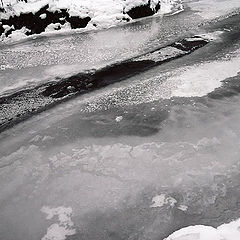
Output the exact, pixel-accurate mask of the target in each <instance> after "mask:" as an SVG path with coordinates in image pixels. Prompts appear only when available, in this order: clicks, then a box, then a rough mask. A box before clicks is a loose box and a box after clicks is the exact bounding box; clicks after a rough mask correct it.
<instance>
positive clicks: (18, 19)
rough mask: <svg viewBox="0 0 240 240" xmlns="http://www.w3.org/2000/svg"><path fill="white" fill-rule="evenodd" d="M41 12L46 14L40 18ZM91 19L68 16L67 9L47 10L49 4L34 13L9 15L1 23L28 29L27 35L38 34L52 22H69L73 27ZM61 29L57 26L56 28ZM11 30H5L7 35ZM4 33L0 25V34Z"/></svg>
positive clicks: (80, 25)
mask: <svg viewBox="0 0 240 240" xmlns="http://www.w3.org/2000/svg"><path fill="white" fill-rule="evenodd" d="M42 14H46V17H45V18H41V17H40V16H41V15H42ZM90 20H91V18H90V17H86V18H80V17H70V16H69V13H68V10H67V9H59V10H58V11H55V12H51V11H49V5H46V6H44V7H42V8H41V9H40V10H39V11H38V12H36V13H35V14H33V13H22V14H20V15H19V16H11V17H10V18H9V19H2V20H1V24H2V25H8V26H13V27H14V29H15V30H19V29H21V28H23V27H26V28H27V29H29V32H28V33H27V35H31V34H39V33H42V32H44V31H45V29H46V27H47V26H48V25H49V24H52V23H60V24H65V23H66V22H69V23H70V25H71V27H72V28H73V29H76V28H85V27H86V26H87V24H88V22H89V21H90ZM59 29H61V27H60V26H59V27H58V28H56V30H59ZM11 32H12V30H11V31H9V32H7V34H6V35H7V36H8V35H9V34H11ZM2 33H4V29H3V27H2V26H1V25H0V34H2Z"/></svg>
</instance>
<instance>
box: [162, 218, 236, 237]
mask: <svg viewBox="0 0 240 240" xmlns="http://www.w3.org/2000/svg"><path fill="white" fill-rule="evenodd" d="M238 239H240V219H238V220H236V221H232V222H230V223H228V224H223V225H221V226H219V227H218V228H214V227H210V226H203V225H196V226H189V227H186V228H182V229H180V230H178V231H176V232H174V233H173V234H171V235H170V236H169V237H167V238H166V239H165V240H238Z"/></svg>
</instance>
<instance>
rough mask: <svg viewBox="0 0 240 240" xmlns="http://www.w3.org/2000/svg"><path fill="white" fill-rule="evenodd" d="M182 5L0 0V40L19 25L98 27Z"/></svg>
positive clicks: (33, 28) (134, 0)
mask: <svg viewBox="0 0 240 240" xmlns="http://www.w3.org/2000/svg"><path fill="white" fill-rule="evenodd" d="M0 6H1V5H0ZM182 9H183V7H182V4H181V0H28V1H27V2H24V1H17V0H3V6H2V8H0V10H1V11H0V35H2V37H1V38H2V40H3V39H4V38H5V39H6V37H8V36H10V35H11V34H12V33H13V32H14V31H16V30H21V29H22V28H23V27H24V28H26V29H28V31H27V32H26V35H32V34H39V33H42V32H49V29H51V31H55V30H58V31H59V30H62V31H66V30H70V29H76V28H86V29H88V30H91V29H99V28H106V27H110V26H113V25H117V24H119V23H124V22H128V21H131V20H132V19H136V18H141V17H146V16H150V15H153V14H155V13H157V12H158V13H160V14H166V13H174V12H178V11H179V10H182ZM52 24H55V25H56V24H58V25H57V26H56V27H54V26H53V25H52ZM49 25H51V26H49ZM46 29H47V31H46ZM21 37H22V36H21Z"/></svg>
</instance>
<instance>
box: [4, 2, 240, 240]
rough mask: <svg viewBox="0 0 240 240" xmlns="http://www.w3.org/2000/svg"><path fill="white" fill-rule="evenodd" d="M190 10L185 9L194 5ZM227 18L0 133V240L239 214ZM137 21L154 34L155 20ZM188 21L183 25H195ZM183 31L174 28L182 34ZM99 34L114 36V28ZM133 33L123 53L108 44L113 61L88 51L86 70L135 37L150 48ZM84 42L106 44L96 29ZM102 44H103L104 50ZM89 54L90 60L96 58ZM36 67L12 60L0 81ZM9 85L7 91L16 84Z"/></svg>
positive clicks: (119, 235)
mask: <svg viewBox="0 0 240 240" xmlns="http://www.w3.org/2000/svg"><path fill="white" fill-rule="evenodd" d="M210 2H211V1H208V3H209V4H210ZM216 2H217V1H215V2H214V3H216ZM220 2H222V1H220ZM232 2H233V3H234V1H232ZM191 4H192V5H191ZM234 4H236V5H233V7H237V6H238V5H237V2H236V3H234ZM190 6H192V7H195V8H196V7H197V2H195V3H194V2H192V3H190ZM208 7H209V6H207V8H208ZM229 8H230V7H229ZM195 10H196V9H195ZM205 10H206V9H205ZM218 11H219V12H220V13H218V14H223V13H222V12H221V9H219V10H218ZM216 12H217V9H216ZM188 14H190V15H191V14H193V13H192V12H191V11H190V10H189V12H186V15H188ZM205 14H206V12H205ZM194 16H195V15H194ZM198 16H200V15H198ZM202 17H203V16H202ZM205 17H206V16H205ZM211 17H212V15H211V16H210V17H209V16H208V17H207V18H211ZM214 17H215V16H214ZM172 19H176V21H178V20H179V21H181V19H182V20H183V19H184V16H181V15H179V17H177V15H176V16H173V18H172ZM194 19H198V17H196V18H195V17H194ZM200 19H201V18H200V17H199V19H198V20H196V22H198V21H200ZM239 19H240V16H239V14H236V16H232V17H230V18H227V19H226V20H224V21H223V22H221V23H219V24H218V23H217V22H216V23H215V24H213V25H211V26H209V31H211V32H212V33H214V34H213V36H214V40H213V41H212V42H211V43H210V44H209V45H207V46H206V47H204V48H202V49H199V50H198V51H196V52H194V53H192V54H190V55H188V56H185V57H183V58H180V59H178V60H174V61H172V62H169V63H167V64H165V65H162V66H158V67H155V68H153V69H150V70H148V71H146V72H144V73H142V74H139V75H137V76H135V77H132V78H130V79H127V80H125V81H123V82H120V83H117V84H114V85H110V86H108V87H106V88H103V89H101V90H98V91H94V92H92V93H90V94H86V95H83V96H79V97H78V98H75V99H73V100H71V101H68V102H65V103H62V104H60V105H58V106H56V107H55V108H53V109H50V110H48V111H46V112H43V113H41V114H39V115H36V116H34V117H33V118H31V119H29V120H27V121H25V122H22V123H20V124H18V125H16V126H14V127H13V128H11V129H9V130H6V131H5V132H2V133H1V134H0V146H1V148H0V151H1V153H0V183H1V185H0V186H1V187H0V239H1V240H23V239H24V240H39V239H42V240H65V239H67V240H80V239H81V240H85V239H86V240H87V239H88V240H89V239H91V240H95V239H96V240H100V239H104V240H107V239H109V240H119V239H124V240H126V239H129V240H130V239H131V240H134V239H139V240H145V239H151V240H162V239H164V238H165V237H167V236H168V235H170V234H171V233H172V232H174V231H176V230H178V229H180V228H182V227H185V226H189V225H195V224H205V225H210V226H214V227H217V226H219V225H221V224H223V223H227V222H230V221H232V220H235V219H238V218H240V200H239V199H240V191H239V187H240V169H239V156H240V141H239V139H240V125H239V121H240V109H239V104H240V95H239V92H240V82H239V81H240V77H239V74H238V73H239V72H240V50H239V49H240V37H239V29H240V26H239V22H240V21H239ZM145 21H150V22H151V23H148V24H149V25H148V26H152V27H153V29H158V25H156V24H157V22H158V19H157V18H156V19H151V18H150V19H148V20H145ZM167 21H170V22H171V21H172V20H170V17H169V20H167ZM188 23H189V25H192V24H193V25H192V27H193V26H194V23H195V22H194V21H193V22H188ZM138 24H139V25H141V23H140V22H139V23H137V25H138ZM185 26H186V25H185ZM192 27H191V28H190V30H189V28H188V27H186V29H185V30H186V33H188V31H190V32H191V31H193V28H192ZM124 28H131V25H130V26H128V25H126V26H124V27H123V29H124ZM121 29H122V27H121ZM148 29H149V28H148ZM150 29H151V27H150ZM111 31H115V33H116V34H118V29H117V28H116V29H113V30H111ZM132 31H134V27H133V29H132ZM135 31H136V32H135V33H134V34H136V35H138V34H140V35H141V36H143V38H140V37H136V38H137V39H139V42H138V43H132V45H127V44H126V48H128V49H126V48H124V50H123V48H122V46H121V45H120V46H119V48H116V52H115V53H113V52H112V51H110V50H109V51H110V52H111V54H110V55H109V56H110V57H106V59H103V61H102V60H101V59H98V58H97V57H96V58H93V56H94V55H92V56H91V57H90V58H89V59H94V61H95V62H94V63H93V65H94V64H96V65H98V64H106V63H107V62H110V61H112V60H116V58H118V57H119V58H124V57H129V56H130V55H131V54H137V53H139V52H141V51H143V50H144V48H143V47H140V49H139V46H141V44H143V45H144V44H145V41H146V42H149V43H151V44H153V45H151V44H150V45H151V48H152V47H154V44H155V40H154V39H155V37H157V36H159V32H158V31H156V32H158V35H155V32H154V31H153V32H154V34H153V35H150V36H151V37H150V38H151V39H152V42H151V39H148V38H149V35H148V34H147V31H146V32H145V33H146V34H144V33H143V32H144V31H145V30H141V28H140V29H138V28H136V29H135ZM141 31H143V32H141ZM159 31H160V30H159ZM169 31H170V29H169ZM181 31H182V28H181V29H179V32H181ZM183 31H184V30H183ZM194 31H196V30H194ZM206 31H207V30H206ZM106 32H107V31H106ZM94 34H95V37H96V39H95V42H97V39H98V38H100V39H105V37H106V36H105V35H104V34H105V32H104V31H103V32H98V33H94ZM94 34H93V35H94ZM101 34H102V38H101ZM126 34H127V33H126ZM128 34H129V33H128ZM184 34H185V33H184ZM85 36H87V35H76V36H75V35H73V36H71V37H67V38H66V39H65V38H64V37H60V38H56V39H55V38H53V39H51V38H50V39H47V40H46V41H43V42H42V41H41V40H40V39H39V41H36V42H35V44H36V45H37V48H38V49H39V48H40V46H44V44H47V42H51V44H53V43H54V44H56V46H57V41H63V42H64V41H71V40H70V39H72V38H82V37H85ZM114 36H115V35H114ZM145 37H146V38H145ZM168 37H169V38H170V37H172V36H170V35H168ZM163 40H164V39H163ZM159 41H160V40H159ZM166 41H167V39H166ZM74 42H75V41H74ZM113 42H114V41H112V42H111V43H110V45H108V46H111V47H112V48H114V46H113V45H114V43H113ZM28 44H29V46H30V48H29V49H28V50H29V52H30V53H31V54H32V53H33V52H34V51H32V48H31V47H32V45H34V41H33V42H31V41H30V42H29V43H28V42H24V43H21V44H19V45H13V46H11V47H10V46H8V47H6V46H5V47H4V48H3V49H2V50H0V55H1V54H2V55H1V56H3V55H4V54H5V55H6V58H4V59H5V60H4V61H5V63H4V64H6V65H7V64H8V63H13V64H15V63H14V61H11V54H13V52H14V49H15V50H16V49H20V48H21V49H22V50H24V51H26V49H27V48H26V46H28ZM82 44H84V41H83V42H82ZM115 44H116V43H115ZM135 44H136V45H135ZM116 45H117V44H116ZM90 46H91V44H90ZM92 46H95V45H94V44H93V45H92ZM101 46H102V45H101ZM145 46H146V47H148V46H147V45H145ZM43 48H44V49H45V47H43ZM131 48H133V49H134V51H130V49H131ZM5 49H11V51H10V53H9V52H8V51H9V50H5ZM61 49H62V47H61ZM83 49H84V50H83V52H81V51H82V50H81V51H80V52H78V53H79V54H80V55H81V54H82V55H81V56H84V54H85V53H84V51H85V50H86V49H87V48H83ZM96 49H98V51H100V50H99V48H96ZM22 50H21V51H22ZM145 50H146V49H145ZM145 50H144V51H145ZM6 51H7V52H8V53H9V55H8V54H6ZM59 51H63V50H60V49H59ZM86 51H87V50H86ZM98 51H97V53H96V56H99V57H102V56H104V54H101V53H100V52H98ZM16 52H17V53H18V50H16ZM118 52H122V55H120V56H119V54H118ZM71 53H72V54H73V53H74V50H73V51H72V52H71V51H70V55H71ZM91 53H92V54H94V51H93V52H91ZM31 54H29V55H26V56H25V57H26V58H28V56H31ZM66 54H67V53H66ZM79 54H76V55H74V54H73V55H71V58H72V57H74V56H75V57H77V56H79ZM60 55H61V54H60ZM16 56H18V55H17V54H16ZM21 56H22V55H21ZM23 56H24V55H23ZM32 59H33V60H32ZM32 59H31V60H30V59H29V64H31V63H34V59H35V58H32ZM36 59H37V58H36ZM54 59H55V58H54ZM81 59H82V58H81V57H80V58H79V62H78V65H79V66H80V65H81V66H83V68H85V67H87V66H88V64H90V60H89V62H86V66H85V65H84V64H85V63H84V62H81ZM25 60H26V59H25ZM25 60H24V61H23V62H22V63H20V64H23V63H24V64H25V63H26V61H25ZM40 60H43V59H41V58H40ZM45 60H46V61H47V63H46V66H47V67H46V69H48V70H46V71H50V69H55V70H56V69H57V66H59V65H56V66H54V67H52V66H51V64H65V66H66V68H68V67H69V69H70V68H71V67H73V66H75V65H72V63H70V62H68V63H66V62H64V61H65V58H64V57H63V58H61V57H60V58H57V57H56V61H60V62H56V63H53V60H52V59H50V58H49V59H48V60H47V59H45ZM45 60H44V61H45ZM105 60H106V62H105ZM48 61H49V62H48ZM61 61H62V62H61ZM76 61H77V60H76V59H75V60H74V62H76ZM86 61H88V60H86ZM91 61H93V60H91ZM40 65H42V66H38V64H37V62H36V66H38V67H36V68H35V67H34V68H30V65H29V66H23V65H21V66H20V67H19V68H18V67H17V64H16V65H14V66H13V67H12V68H11V69H6V70H3V74H2V75H1V77H2V78H3V82H4V79H5V80H6V79H7V77H6V76H8V74H9V75H10V76H13V74H16V75H18V73H19V71H20V72H21V71H22V76H25V73H26V75H28V74H30V75H31V74H33V69H34V72H35V71H39V74H40V73H41V74H43V75H44V74H45V73H46V72H45V71H42V70H41V69H43V68H45V67H44V66H43V65H45V64H42V63H41V64H40ZM28 67H29V68H28ZM37 69H38V70H37ZM73 69H75V67H73V68H71V71H75V70H76V69H75V70H73ZM55 70H54V71H55ZM54 71H53V72H54ZM56 71H57V70H56ZM31 72H32V73H31ZM35 73H36V72H35ZM69 73H70V72H69ZM71 73H72V72H71ZM55 74H56V72H54V73H53V75H54V76H55ZM19 77H20V75H19ZM48 77H49V75H48ZM43 78H44V77H43ZM43 78H41V77H39V81H42V80H43ZM12 79H13V78H12ZM15 80H16V82H12V83H11V84H13V85H11V84H9V85H8V86H10V85H11V86H14V84H15V83H18V81H19V79H18V78H16V79H15ZM1 81H2V80H0V84H2V82H1ZM7 84H8V83H7ZM7 84H5V85H4V86H7ZM4 86H3V87H4ZM218 87H219V88H218ZM216 88H218V89H216ZM237 227H239V226H237ZM237 227H236V228H237ZM194 240H195V239H194ZM196 240H198V239H196ZM226 240H228V239H226ZM231 240H232V239H231ZM234 240H238V239H234Z"/></svg>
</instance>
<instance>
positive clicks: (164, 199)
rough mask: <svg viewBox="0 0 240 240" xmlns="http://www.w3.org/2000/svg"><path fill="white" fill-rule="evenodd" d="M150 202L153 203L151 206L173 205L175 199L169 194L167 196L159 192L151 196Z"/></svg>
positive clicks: (175, 201)
mask: <svg viewBox="0 0 240 240" xmlns="http://www.w3.org/2000/svg"><path fill="white" fill-rule="evenodd" d="M152 202H153V204H152V205H151V206H150V207H151V208H157V207H163V206H165V205H168V206H170V207H174V206H175V204H176V203H177V200H176V199H175V198H173V197H171V196H167V195H166V194H160V195H157V196H155V197H153V199H152Z"/></svg>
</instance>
